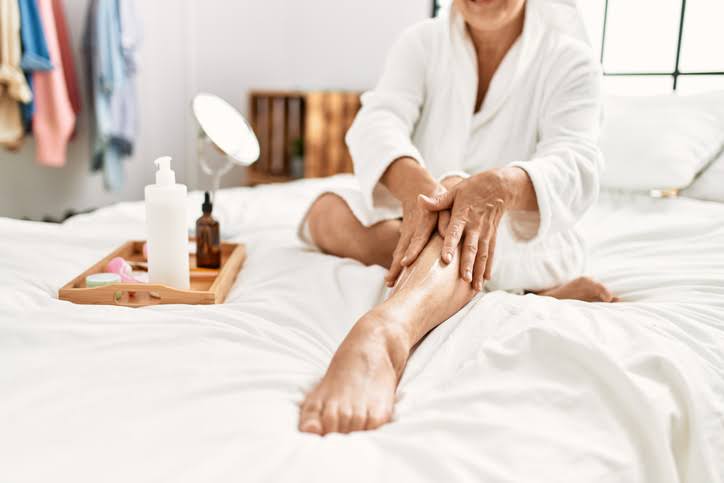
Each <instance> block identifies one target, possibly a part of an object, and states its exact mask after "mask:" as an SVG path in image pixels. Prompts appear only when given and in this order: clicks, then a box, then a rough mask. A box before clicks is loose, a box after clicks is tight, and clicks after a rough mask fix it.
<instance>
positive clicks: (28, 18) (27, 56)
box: [18, 0, 53, 130]
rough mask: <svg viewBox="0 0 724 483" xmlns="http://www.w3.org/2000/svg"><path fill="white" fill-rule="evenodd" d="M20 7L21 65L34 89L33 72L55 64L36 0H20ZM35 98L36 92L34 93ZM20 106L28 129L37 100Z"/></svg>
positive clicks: (50, 67)
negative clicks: (52, 61)
mask: <svg viewBox="0 0 724 483" xmlns="http://www.w3.org/2000/svg"><path fill="white" fill-rule="evenodd" d="M18 7H19V8H20V41H21V43H22V48H23V56H22V58H21V59H20V67H21V68H22V69H23V72H25V78H26V79H27V81H28V86H30V89H32V88H33V72H37V71H47V70H52V69H53V64H52V63H51V62H50V54H49V53H48V44H47V43H46V42H45V32H44V31H43V24H42V23H41V21H40V15H39V14H38V5H37V4H36V3H35V0H19V1H18ZM34 98H35V93H33V99H34ZM20 107H21V110H22V114H23V125H24V126H25V129H26V130H27V129H29V127H30V122H31V121H32V119H33V114H34V113H35V102H34V100H32V99H31V101H30V102H28V103H27V104H21V105H20Z"/></svg>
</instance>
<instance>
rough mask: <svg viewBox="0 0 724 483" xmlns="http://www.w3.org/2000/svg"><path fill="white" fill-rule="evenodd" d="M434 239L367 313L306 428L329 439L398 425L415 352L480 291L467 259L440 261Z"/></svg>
mask: <svg viewBox="0 0 724 483" xmlns="http://www.w3.org/2000/svg"><path fill="white" fill-rule="evenodd" d="M441 248H442V238H440V236H439V235H434V236H433V238H432V239H431V240H430V242H429V243H428V245H427V247H426V248H425V249H424V250H423V252H422V253H421V254H420V256H419V257H418V259H417V260H416V261H415V262H414V263H413V264H412V265H411V266H410V267H408V268H406V269H405V271H404V272H403V273H402V275H401V277H400V279H399V280H398V282H397V285H396V287H395V289H394V291H393V292H392V294H391V295H390V297H389V298H388V299H387V300H385V301H384V302H383V303H381V304H380V305H378V306H376V307H375V308H373V309H372V310H371V311H370V312H368V313H367V314H365V315H364V316H362V318H361V319H359V320H358V321H357V323H356V324H355V325H354V327H353V328H352V329H351V330H350V332H349V334H348V335H347V337H346V338H345V339H344V341H343V342H342V344H341V345H340V346H339V349H337V352H336V353H335V355H334V357H333V358H332V361H331V363H330V365H329V368H328V369H327V372H326V374H325V375H324V378H323V379H322V381H321V382H320V383H319V384H318V385H317V387H316V388H314V389H313V390H312V391H311V392H310V393H309V394H308V395H307V397H306V399H305V401H304V402H303V404H302V406H301V413H300V421H299V429H300V430H301V431H305V432H310V433H317V434H326V433H330V432H349V431H357V430H362V429H373V428H376V427H378V426H380V425H382V424H384V423H386V422H388V421H389V420H390V417H391V416H392V408H393V404H394V398H395V390H396V388H397V383H398V381H399V379H400V376H401V375H402V371H403V370H404V368H405V364H406V363H407V358H408V356H409V354H410V351H411V349H412V347H413V346H414V345H415V344H416V343H417V342H418V341H420V339H422V337H423V336H424V335H425V334H427V333H428V332H429V331H430V330H432V329H433V328H435V327H436V326H437V325H438V324H440V323H441V322H443V321H444V320H447V319H448V318H450V316H452V315H453V314H454V313H455V312H457V311H458V310H460V309H461V308H462V307H463V306H464V305H465V304H467V303H468V302H469V301H470V299H471V298H472V297H473V295H474V294H475V292H474V291H473V290H472V288H471V287H470V284H469V283H466V282H465V281H463V280H462V279H461V278H460V277H459V275H458V274H459V267H458V263H459V256H456V257H455V259H454V260H453V261H452V262H451V263H450V264H447V265H446V264H444V263H442V261H441V260H440V250H441Z"/></svg>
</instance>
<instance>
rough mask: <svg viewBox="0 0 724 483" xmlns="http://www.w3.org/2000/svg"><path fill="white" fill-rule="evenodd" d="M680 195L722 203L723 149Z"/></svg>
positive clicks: (723, 196)
mask: <svg viewBox="0 0 724 483" xmlns="http://www.w3.org/2000/svg"><path fill="white" fill-rule="evenodd" d="M722 129H724V127H723V128H722ZM681 195H682V196H687V197H689V198H697V199H700V200H707V201H720V202H722V203H724V149H722V152H721V154H720V155H719V157H718V158H716V160H715V161H714V162H713V163H712V164H711V165H710V166H709V167H708V168H706V169H705V170H704V171H702V172H701V174H700V175H699V177H698V178H696V179H695V180H694V182H693V183H692V184H691V186H689V187H688V188H686V189H685V190H683V191H682V192H681Z"/></svg>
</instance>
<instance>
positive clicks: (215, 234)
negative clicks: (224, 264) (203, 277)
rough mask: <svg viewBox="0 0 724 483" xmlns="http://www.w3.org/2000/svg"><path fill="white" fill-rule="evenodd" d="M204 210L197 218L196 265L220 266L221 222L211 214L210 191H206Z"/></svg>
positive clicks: (204, 266)
mask: <svg viewBox="0 0 724 483" xmlns="http://www.w3.org/2000/svg"><path fill="white" fill-rule="evenodd" d="M201 208H202V210H203V212H204V214H203V215H201V217H200V218H199V219H198V220H196V266H197V267H202V268H219V267H220V266H221V240H220V236H219V222H218V221H216V220H215V219H214V217H213V216H211V210H212V209H213V205H212V204H211V200H210V196H209V192H208V191H207V192H206V193H204V204H203V205H201Z"/></svg>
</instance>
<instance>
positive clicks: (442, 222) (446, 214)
mask: <svg viewBox="0 0 724 483" xmlns="http://www.w3.org/2000/svg"><path fill="white" fill-rule="evenodd" d="M449 223H450V210H444V211H441V212H440V214H438V217H437V232H438V233H439V234H440V236H441V237H444V236H445V231H447V226H448V224H449Z"/></svg>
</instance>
